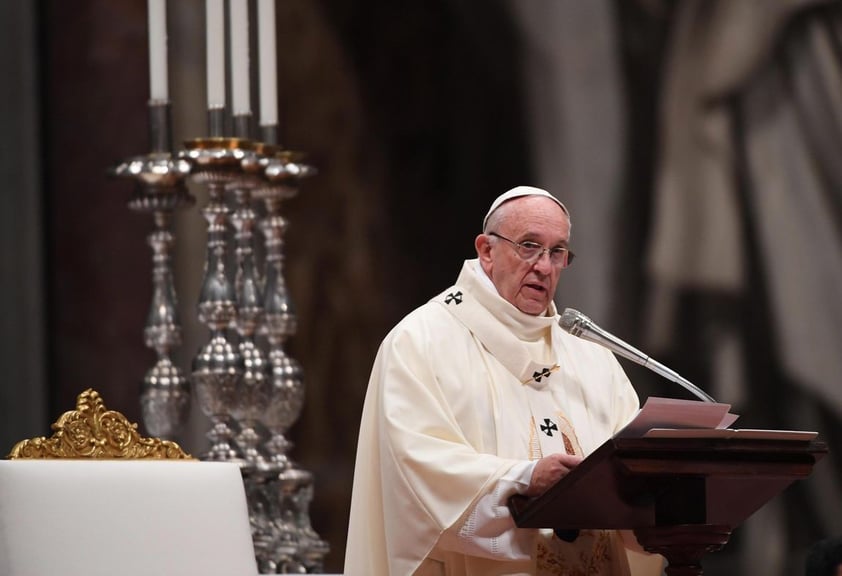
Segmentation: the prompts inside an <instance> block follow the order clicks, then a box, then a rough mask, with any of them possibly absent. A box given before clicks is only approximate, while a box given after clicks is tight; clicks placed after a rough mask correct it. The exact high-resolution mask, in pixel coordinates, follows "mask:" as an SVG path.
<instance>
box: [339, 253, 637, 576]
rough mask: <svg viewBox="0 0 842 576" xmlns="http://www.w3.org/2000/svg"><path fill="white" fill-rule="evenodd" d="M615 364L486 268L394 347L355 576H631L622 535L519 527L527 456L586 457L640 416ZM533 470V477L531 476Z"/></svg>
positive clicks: (394, 337)
mask: <svg viewBox="0 0 842 576" xmlns="http://www.w3.org/2000/svg"><path fill="white" fill-rule="evenodd" d="M637 408H638V399H637V395H636V394H635V392H634V390H633V389H632V387H631V385H630V383H629V381H628V379H627V378H626V376H625V374H624V373H623V371H622V369H621V367H620V365H619V363H618V362H617V360H616V359H615V358H614V356H613V355H612V354H611V353H610V352H609V351H607V350H605V349H604V348H602V347H600V346H598V345H596V344H592V343H589V342H586V341H584V340H581V339H578V338H575V337H573V336H571V335H569V334H567V333H566V332H564V331H563V330H562V329H561V328H560V327H559V326H558V315H557V314H556V309H555V306H551V309H550V310H549V314H548V315H547V316H541V317H535V316H530V315H527V314H524V313H522V312H520V311H519V310H517V309H516V308H515V307H514V306H512V305H511V304H509V303H508V302H507V301H505V300H504V299H503V298H501V297H500V296H499V295H498V294H497V292H496V291H495V290H494V287H493V285H492V284H491V283H490V281H489V280H488V278H487V277H486V276H485V274H484V272H483V271H482V270H481V269H480V267H479V263H478V261H477V260H469V261H466V262H465V265H464V266H463V268H462V272H461V273H460V275H459V278H458V279H457V282H456V285H455V286H453V287H452V288H449V289H448V290H445V291H444V292H443V293H442V294H440V295H439V296H437V297H436V298H433V299H432V300H431V301H430V302H428V303H427V304H425V305H423V306H421V307H420V308H418V309H417V310H415V311H413V312H412V313H410V314H409V315H408V316H407V317H406V318H404V319H403V320H402V321H401V322H400V323H399V324H398V325H397V326H396V327H395V328H394V329H393V330H392V331H391V332H390V333H389V335H388V336H387V337H386V338H385V339H384V341H383V343H382V345H381V347H380V350H379V351H378V354H377V358H376V360H375V363H374V367H373V369H372V374H371V379H370V381H369V387H368V391H367V394H366V400H365V405H364V407H363V416H362V421H361V426H360V436H359V442H358V446H357V461H356V470H355V474H354V489H353V497H352V502H351V519H350V525H349V530H348V541H347V546H346V557H345V570H344V573H345V575H346V576H380V575H383V576H385V575H392V576H398V575H409V574H418V575H422V576H425V575H427V574H436V575H439V574H441V575H445V574H447V575H470V576H493V575H496V574H528V575H538V574H541V575H544V574H554V575H568V576H580V575H583V576H584V575H599V576H608V575H611V576H614V575H627V574H628V564H627V561H626V556H625V553H624V552H623V549H622V544H621V543H620V539H619V537H618V536H617V535H616V534H615V533H614V532H608V531H583V532H582V533H580V535H579V537H578V538H576V539H575V540H574V541H573V542H571V543H568V542H564V541H562V540H560V539H559V538H557V537H555V536H554V535H553V534H552V532H551V531H546V530H534V529H523V528H516V527H515V525H514V521H513V520H512V518H511V514H510V513H509V511H508V508H507V506H506V503H507V501H508V498H509V497H510V496H511V495H513V494H515V493H518V492H523V491H525V490H526V488H527V486H528V484H529V474H531V466H530V461H534V460H537V459H538V458H541V457H542V456H543V455H547V454H549V453H552V452H568V453H571V454H580V455H582V456H587V455H588V454H590V453H591V452H592V451H593V450H595V449H596V448H597V447H598V446H599V445H601V444H602V443H603V442H604V441H605V440H607V439H608V438H610V437H611V436H612V435H613V434H614V433H615V432H617V431H618V430H619V429H620V428H622V427H623V426H624V425H625V424H626V423H627V422H628V421H629V420H630V419H631V418H632V417H633V416H634V414H635V412H636V410H637ZM524 476H525V477H524Z"/></svg>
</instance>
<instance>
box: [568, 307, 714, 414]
mask: <svg viewBox="0 0 842 576" xmlns="http://www.w3.org/2000/svg"><path fill="white" fill-rule="evenodd" d="M558 323H559V325H561V327H562V328H563V329H564V330H565V331H567V332H569V333H571V334H572V335H573V336H578V337H579V338H582V339H583V340H589V341H591V342H596V343H597V344H599V345H601V346H605V347H606V348H608V349H609V350H611V351H612V352H614V353H615V354H619V355H620V356H622V357H623V358H628V359H629V360H631V361H632V362H636V363H637V364H640V365H641V366H643V367H645V368H649V369H650V370H652V371H653V372H655V373H656V374H659V375H660V376H663V377H664V378H666V379H667V380H670V381H672V382H675V383H676V384H680V385H681V386H683V387H684V388H685V389H687V390H689V391H690V392H692V393H693V395H694V396H696V397H697V398H699V399H700V400H703V401H705V402H716V400H714V399H713V397H711V396H710V395H708V394H707V393H705V392H704V391H703V390H702V389H700V388H699V387H698V386H696V385H695V384H692V383H691V382H690V381H689V380H687V379H685V378H682V377H681V376H679V375H678V374H677V373H675V372H673V371H672V370H670V369H669V368H667V367H666V366H664V365H663V364H661V363H659V362H656V361H655V360H653V359H652V358H650V357H649V356H647V355H646V354H644V353H643V352H641V351H640V350H638V349H637V348H635V347H633V346H631V345H629V344H626V343H625V342H623V341H622V340H620V339H619V338H617V337H616V336H614V335H613V334H610V333H608V332H606V331H605V330H603V329H602V328H600V327H599V326H597V325H596V324H594V323H593V322H592V321H591V319H590V318H588V317H587V316H585V315H584V314H582V313H581V312H579V311H578V310H574V309H573V308H565V310H564V312H563V313H562V315H561V319H560V320H559V321H558Z"/></svg>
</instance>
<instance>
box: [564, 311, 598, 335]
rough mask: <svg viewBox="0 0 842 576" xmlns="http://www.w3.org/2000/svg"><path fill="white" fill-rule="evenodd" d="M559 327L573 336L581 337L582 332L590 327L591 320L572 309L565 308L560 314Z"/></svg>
mask: <svg viewBox="0 0 842 576" xmlns="http://www.w3.org/2000/svg"><path fill="white" fill-rule="evenodd" d="M558 323H559V325H561V327H562V328H563V329H564V330H565V331H567V332H570V333H571V334H573V335H574V336H581V335H582V332H583V331H584V330H585V329H586V328H588V327H589V326H590V325H591V319H590V318H588V317H587V316H585V315H584V314H582V313H581V312H579V311H578V310H574V309H573V308H565V309H564V312H562V313H561V319H560V320H559V321H558Z"/></svg>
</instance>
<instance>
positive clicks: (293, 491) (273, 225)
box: [253, 151, 329, 572]
mask: <svg viewBox="0 0 842 576" xmlns="http://www.w3.org/2000/svg"><path fill="white" fill-rule="evenodd" d="M264 173H265V177H266V180H267V181H268V183H269V185H267V186H264V187H258V188H256V189H255V190H254V192H253V194H254V196H255V197H257V198H260V199H262V200H263V202H264V204H265V211H266V216H265V218H264V219H263V221H262V222H261V230H262V232H263V235H264V239H265V242H266V262H265V278H266V288H265V305H264V331H265V334H266V337H267V340H268V342H269V364H270V366H271V374H272V388H273V394H272V399H271V401H270V403H269V405H268V406H267V409H266V412H265V414H264V417H263V421H264V424H265V425H266V427H267V428H268V429H269V431H270V433H271V438H270V439H269V441H268V442H266V443H265V444H264V447H265V449H266V451H267V458H268V460H269V461H270V462H271V463H272V464H274V466H275V467H277V469H279V474H278V475H277V476H276V477H275V478H274V479H273V482H272V484H273V485H275V488H274V490H272V485H270V486H269V490H270V494H269V495H268V499H269V501H270V503H272V504H273V507H275V509H276V510H277V511H278V512H277V513H276V514H275V515H274V517H275V530H276V536H275V543H274V556H273V558H272V561H273V562H274V563H275V564H276V565H278V566H279V569H281V568H283V567H286V568H283V569H284V570H285V571H286V570H289V571H296V570H299V569H301V568H303V569H304V570H306V571H307V572H320V571H321V565H322V563H323V561H324V557H325V556H326V555H327V553H328V550H329V547H328V545H327V543H326V542H324V541H323V540H321V539H320V538H319V537H318V535H317V534H316V533H315V531H314V530H313V529H312V527H311V526H310V522H309V511H308V510H309V504H310V499H311V496H307V494H308V493H309V494H312V475H311V474H310V473H308V472H304V471H302V470H299V469H298V468H297V466H295V464H294V463H293V462H292V461H291V460H290V459H289V457H288V455H287V454H288V452H289V449H290V448H291V443H290V442H289V441H288V440H287V439H286V437H285V434H286V432H287V431H288V430H289V428H290V426H292V424H294V423H295V421H296V420H297V419H298V417H299V416H300V414H301V409H302V406H303V403H304V382H303V371H302V369H301V366H300V364H299V363H298V362H297V361H296V360H295V359H293V358H292V357H290V356H289V355H288V354H287V353H286V351H285V350H284V345H285V342H286V340H287V339H288V338H289V337H290V336H292V335H294V334H295V332H296V329H297V318H296V315H295V310H294V307H293V304H292V301H291V299H290V298H289V294H288V293H287V289H286V282H285V280H284V275H283V261H284V252H283V246H284V234H285V232H286V228H287V221H286V219H285V218H284V217H283V216H282V215H281V205H282V202H283V201H284V200H286V199H289V198H292V197H294V196H295V195H296V194H297V193H298V189H299V186H300V184H301V182H302V181H303V180H304V179H306V178H308V177H310V176H312V175H314V174H315V168H314V167H313V166H312V165H310V164H308V163H306V162H305V158H304V155H303V154H301V153H298V152H293V151H281V152H277V153H276V154H274V155H269V156H268V157H267V158H266V159H265V170H264ZM308 490H309V492H308ZM302 506H303V507H304V508H303V509H302V508H301V507H302ZM290 548H294V550H295V554H293V555H292V556H290V555H289V553H288V550H289V549H290Z"/></svg>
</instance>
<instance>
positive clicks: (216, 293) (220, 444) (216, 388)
mask: <svg viewBox="0 0 842 576" xmlns="http://www.w3.org/2000/svg"><path fill="white" fill-rule="evenodd" d="M251 148H252V144H251V142H249V141H247V140H241V139H236V138H201V139H196V140H191V141H188V142H187V143H186V144H185V150H184V151H183V152H182V156H183V157H184V158H185V159H186V160H188V161H189V162H190V163H191V164H192V166H193V170H192V178H193V179H194V180H195V181H197V182H201V183H205V184H207V187H208V203H207V205H206V206H205V207H204V208H203V210H202V214H203V216H204V217H205V219H206V220H207V223H208V240H207V257H206V260H205V274H204V279H203V281H202V288H201V292H200V295H199V303H198V310H199V320H200V321H201V322H203V323H204V324H205V325H207V327H208V329H209V330H210V340H209V341H208V343H207V344H206V345H205V346H204V347H203V348H202V349H201V350H200V351H199V354H198V355H197V356H196V358H195V359H194V360H193V374H192V379H193V384H194V386H195V390H196V395H197V397H198V400H199V405H200V407H201V409H202V411H203V412H204V413H205V414H206V415H207V416H208V417H209V418H210V420H211V423H212V427H211V429H210V431H209V432H208V434H207V436H208V439H209V440H210V441H211V447H210V449H209V450H208V452H207V454H206V455H205V456H204V457H203V458H204V459H206V460H223V461H232V462H242V461H243V458H242V455H241V454H239V452H238V451H237V450H236V447H235V445H234V444H233V441H232V439H233V435H234V432H233V431H232V429H231V424H232V422H233V421H232V418H231V413H230V411H231V407H232V406H233V405H234V403H235V401H236V398H237V388H238V385H239V382H240V379H241V378H242V376H243V359H242V356H241V355H240V353H239V351H238V350H237V347H236V346H234V345H233V344H232V343H231V341H230V339H229V337H228V334H227V331H228V328H229V326H230V325H231V324H232V323H233V322H235V320H236V317H237V307H236V292H235V288H234V283H233V282H232V279H231V278H230V274H229V267H228V264H227V261H226V259H227V246H226V244H227V240H226V231H227V224H228V215H229V212H230V209H229V208H228V206H227V205H226V203H225V187H226V184H228V183H230V182H232V181H234V180H235V179H236V178H238V177H239V176H240V174H241V169H240V162H241V161H242V159H243V157H244V156H246V155H247V154H249V153H251Z"/></svg>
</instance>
